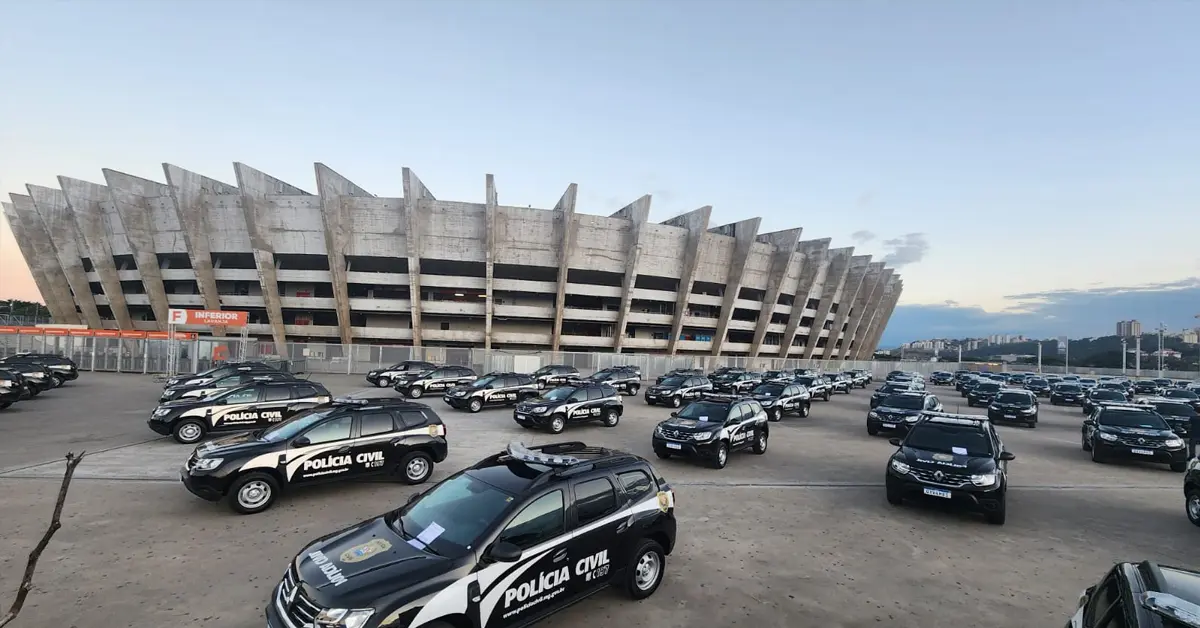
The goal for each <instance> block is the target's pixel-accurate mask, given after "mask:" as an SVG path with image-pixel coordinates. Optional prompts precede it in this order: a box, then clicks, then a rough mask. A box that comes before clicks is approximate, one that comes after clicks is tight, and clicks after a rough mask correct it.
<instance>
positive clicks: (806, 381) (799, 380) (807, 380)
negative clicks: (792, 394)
mask: <svg viewBox="0 0 1200 628" xmlns="http://www.w3.org/2000/svg"><path fill="white" fill-rule="evenodd" d="M795 382H796V383H797V384H803V385H805V386H812V383H813V378H811V377H807V376H805V377H797V378H796V379H795Z"/></svg>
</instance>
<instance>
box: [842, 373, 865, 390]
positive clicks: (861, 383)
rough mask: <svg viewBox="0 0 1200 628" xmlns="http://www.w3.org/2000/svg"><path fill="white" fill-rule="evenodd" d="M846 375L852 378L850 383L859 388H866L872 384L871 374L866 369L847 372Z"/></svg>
mask: <svg viewBox="0 0 1200 628" xmlns="http://www.w3.org/2000/svg"><path fill="white" fill-rule="evenodd" d="M845 375H846V376H847V377H849V378H850V383H851V384H852V385H854V386H858V387H859V388H866V387H867V384H870V383H871V372H870V371H867V370H864V369H853V370H849V371H846V373H845Z"/></svg>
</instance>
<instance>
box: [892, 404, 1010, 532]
mask: <svg viewBox="0 0 1200 628" xmlns="http://www.w3.org/2000/svg"><path fill="white" fill-rule="evenodd" d="M891 443H892V444H893V445H895V446H896V447H898V449H897V450H896V453H894V454H892V457H891V458H890V459H889V460H888V465H887V481H886V482H887V500H888V503H890V504H892V505H894V506H899V505H900V504H901V503H903V501H904V500H905V499H907V498H910V497H916V498H928V499H933V500H938V501H948V502H951V503H954V504H958V505H961V506H965V507H967V508H970V509H972V510H975V511H977V512H982V513H983V516H984V518H986V519H987V521H988V523H994V524H998V525H999V524H1003V523H1004V519H1005V512H1006V507H1005V504H1006V499H1005V494H1006V492H1007V491H1008V462H1009V461H1010V460H1013V459H1014V458H1015V457H1016V456H1013V455H1012V454H1011V453H1010V452H1008V451H1007V450H1005V449H1004V443H1003V442H1002V441H1001V440H1000V436H999V435H998V434H997V433H996V430H995V428H994V427H993V426H992V423H991V422H990V421H988V420H987V419H986V418H984V417H981V416H974V415H965V414H944V413H925V414H924V415H923V416H922V417H921V420H919V421H917V423H916V425H914V426H912V428H911V429H910V430H909V431H908V434H907V435H906V436H904V438H893V439H892V440H891Z"/></svg>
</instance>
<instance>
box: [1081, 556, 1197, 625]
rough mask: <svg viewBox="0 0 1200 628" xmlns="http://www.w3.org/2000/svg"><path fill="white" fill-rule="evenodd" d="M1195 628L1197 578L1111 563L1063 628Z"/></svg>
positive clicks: (1186, 572) (1149, 565)
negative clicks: (1110, 566)
mask: <svg viewBox="0 0 1200 628" xmlns="http://www.w3.org/2000/svg"><path fill="white" fill-rule="evenodd" d="M1100 627H1104V628H1118V627H1119V628H1200V572H1197V571H1195V570H1192V569H1188V568H1185V567H1168V566H1167V565H1159V564H1157V563H1153V562H1150V561H1144V562H1140V563H1117V564H1116V565H1115V566H1114V567H1113V568H1112V569H1111V570H1109V571H1108V572H1107V573H1105V574H1104V577H1102V578H1101V579H1100V582H1097V583H1096V584H1093V585H1092V586H1090V587H1088V588H1086V589H1084V590H1083V592H1082V593H1080V594H1079V606H1078V608H1077V609H1076V610H1075V614H1074V615H1072V616H1071V618H1070V619H1069V620H1067V624H1066V628H1100Z"/></svg>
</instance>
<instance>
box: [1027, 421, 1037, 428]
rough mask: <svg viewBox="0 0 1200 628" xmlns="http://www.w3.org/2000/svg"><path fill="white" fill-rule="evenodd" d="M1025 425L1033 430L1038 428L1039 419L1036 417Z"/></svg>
mask: <svg viewBox="0 0 1200 628" xmlns="http://www.w3.org/2000/svg"><path fill="white" fill-rule="evenodd" d="M1025 427H1027V428H1029V429H1031V430H1032V429H1036V428H1037V419H1034V420H1032V421H1029V422H1027V423H1025Z"/></svg>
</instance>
